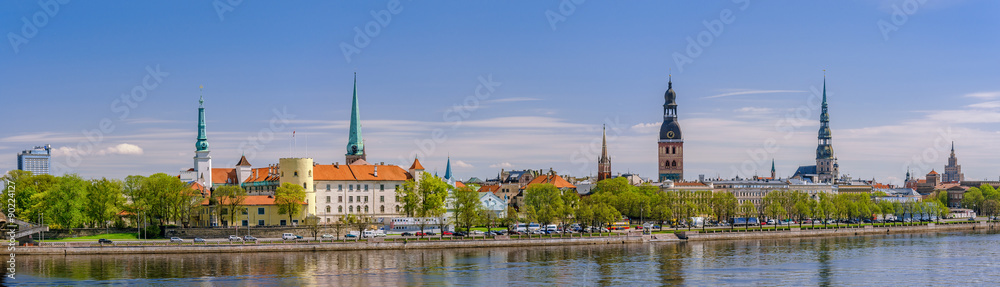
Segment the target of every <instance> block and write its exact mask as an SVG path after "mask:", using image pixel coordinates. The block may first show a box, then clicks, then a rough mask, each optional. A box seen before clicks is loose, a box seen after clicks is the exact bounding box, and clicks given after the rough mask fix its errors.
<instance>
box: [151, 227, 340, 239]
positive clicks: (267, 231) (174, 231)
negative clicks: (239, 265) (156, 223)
mask: <svg viewBox="0 0 1000 287" xmlns="http://www.w3.org/2000/svg"><path fill="white" fill-rule="evenodd" d="M352 230H354V229H352ZM355 231H356V230H355ZM165 232H166V233H165V234H166V237H168V238H169V237H174V236H176V237H180V238H184V239H193V238H195V237H199V238H205V239H208V238H228V237H229V236H230V235H236V236H240V237H243V236H244V235H247V234H249V235H253V236H254V237H257V238H281V234H282V233H292V234H295V235H300V236H302V237H309V238H311V237H312V230H310V229H309V228H308V227H251V228H250V229H247V228H246V227H243V226H240V227H239V228H233V227H228V228H168V229H167V230H165ZM323 234H335V233H334V232H333V230H332V229H329V228H322V229H320V231H319V234H317V236H319V235H323ZM346 234H347V230H345V229H341V231H340V236H341V237H343V236H344V235H346Z"/></svg>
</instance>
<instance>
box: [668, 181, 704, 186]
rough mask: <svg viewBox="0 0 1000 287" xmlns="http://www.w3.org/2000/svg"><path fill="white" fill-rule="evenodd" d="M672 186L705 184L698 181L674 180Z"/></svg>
mask: <svg viewBox="0 0 1000 287" xmlns="http://www.w3.org/2000/svg"><path fill="white" fill-rule="evenodd" d="M674 186H675V187H677V186H707V185H705V184H704V183H700V182H675V183H674Z"/></svg>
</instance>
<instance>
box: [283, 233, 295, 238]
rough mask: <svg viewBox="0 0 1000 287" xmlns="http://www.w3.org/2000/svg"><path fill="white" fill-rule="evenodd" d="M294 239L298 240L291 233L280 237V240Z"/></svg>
mask: <svg viewBox="0 0 1000 287" xmlns="http://www.w3.org/2000/svg"><path fill="white" fill-rule="evenodd" d="M296 238H298V237H297V236H295V234H291V233H285V234H282V235H281V240H295V239H296Z"/></svg>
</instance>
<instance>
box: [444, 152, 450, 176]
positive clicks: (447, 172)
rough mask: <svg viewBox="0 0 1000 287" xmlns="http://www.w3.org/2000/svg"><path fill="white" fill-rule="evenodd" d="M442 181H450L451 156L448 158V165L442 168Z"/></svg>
mask: <svg viewBox="0 0 1000 287" xmlns="http://www.w3.org/2000/svg"><path fill="white" fill-rule="evenodd" d="M444 179H445V180H451V156H448V164H447V165H446V166H445V168H444Z"/></svg>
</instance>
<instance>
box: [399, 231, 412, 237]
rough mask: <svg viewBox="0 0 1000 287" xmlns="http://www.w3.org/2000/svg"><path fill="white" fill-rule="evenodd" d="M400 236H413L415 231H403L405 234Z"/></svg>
mask: <svg viewBox="0 0 1000 287" xmlns="http://www.w3.org/2000/svg"><path fill="white" fill-rule="evenodd" d="M399 236H413V233H409V232H403V234H400V235H399Z"/></svg>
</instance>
